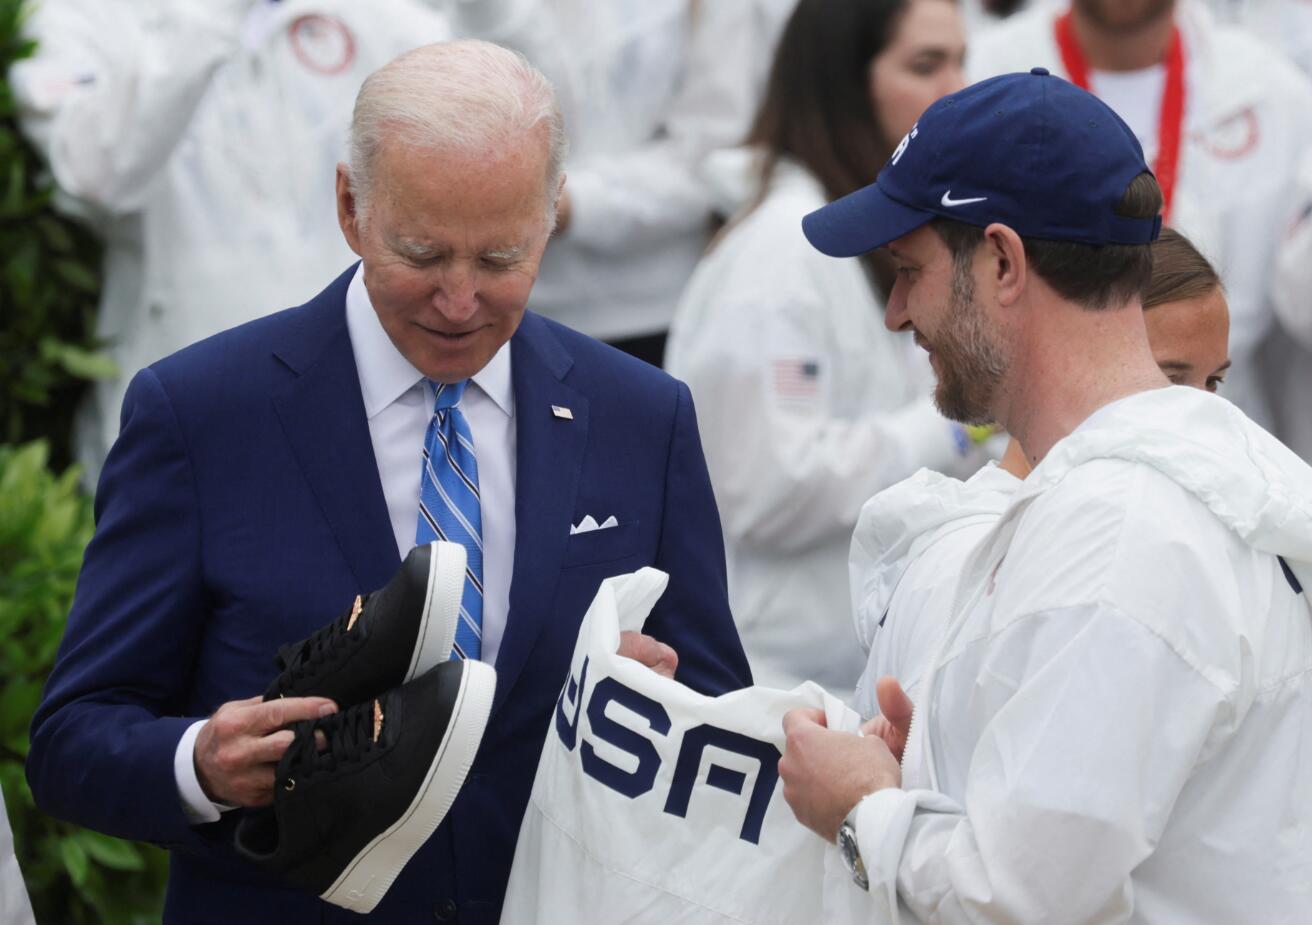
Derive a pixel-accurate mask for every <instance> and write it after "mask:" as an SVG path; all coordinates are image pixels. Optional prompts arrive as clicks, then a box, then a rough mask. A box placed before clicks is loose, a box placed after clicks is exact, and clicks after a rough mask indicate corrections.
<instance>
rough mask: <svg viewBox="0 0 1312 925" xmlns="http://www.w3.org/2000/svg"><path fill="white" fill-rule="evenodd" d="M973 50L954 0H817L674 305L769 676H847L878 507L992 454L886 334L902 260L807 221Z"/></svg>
mask: <svg viewBox="0 0 1312 925" xmlns="http://www.w3.org/2000/svg"><path fill="white" fill-rule="evenodd" d="M964 54H965V40H964V38H963V35H962V28H961V22H960V18H959V16H958V14H957V8H956V5H955V4H954V3H952V2H950V0H801V2H800V3H799V4H798V5H797V8H796V10H795V11H794V12H793V15H792V18H791V19H790V20H789V21H788V24H787V26H786V27H785V29H784V32H783V35H782V37H781V39H780V42H779V46H778V49H777V52H776V54H775V58H774V65H773V68H772V71H771V74H770V79H769V82H768V85H767V90H766V94H765V98H764V100H763V102H762V103H761V106H760V109H759V111H758V113H757V116H756V119H755V123H754V125H753V127H752V130H751V132H750V134H749V137H748V138H747V151H748V152H749V154H750V160H749V161H747V162H748V163H750V165H751V170H750V173H749V180H750V183H749V184H747V189H746V190H745V192H746V194H747V195H746V204H745V207H744V208H743V209H742V210H741V211H740V212H739V213H738V214H737V215H736V216H735V217H734V218H733V219H732V221H731V222H730V224H729V225H728V227H727V228H726V229H725V231H724V232H723V233H722V234H721V236H720V237H719V239H718V240H717V241H716V242H715V243H714V244H713V245H712V247H711V249H710V251H709V252H708V254H707V256H706V257H705V259H704V260H703V261H702V263H701V264H700V265H699V266H698V268H697V271H696V272H695V274H694V275H693V278H692V280H691V282H690V284H689V286H688V288H687V290H686V291H685V292H684V295H683V298H682V300H681V303H680V306H679V308H678V310H677V312H676V314H675V320H674V324H673V326H672V329H671V335H670V348H669V355H668V361H667V366H668V368H669V369H670V371H671V372H672V373H674V374H675V375H676V376H678V377H679V378H681V379H684V380H685V381H687V382H688V384H689V385H690V386H691V388H692V391H693V394H694V397H695V399H696V402H697V408H698V414H699V416H700V417H701V419H702V426H701V431H702V440H703V443H704V446H705V450H706V457H707V463H708V465H709V467H710V471H711V479H712V483H713V484H714V486H715V490H716V499H717V502H718V504H719V507H720V514H721V517H722V519H723V522H724V530H725V544H726V550H727V555H728V564H729V594H730V600H731V602H732V604H733V610H734V614H735V617H736V618H737V620H738V628H739V633H740V635H741V637H742V640H743V645H744V647H745V648H746V650H747V654H748V657H749V659H750V660H751V663H752V669H753V673H754V676H755V677H756V679H757V681H758V682H759V683H762V684H768V685H772V686H791V685H793V684H794V683H797V682H800V681H802V680H805V679H812V680H816V681H819V682H820V683H822V684H825V685H827V686H831V687H834V688H836V689H840V688H849V687H850V684H851V682H852V679H853V678H854V677H855V676H856V674H857V672H858V671H859V670H860V665H861V653H860V650H859V648H858V647H857V645H856V638H855V636H854V633H853V629H852V619H851V604H850V599H849V594H848V584H847V558H848V546H849V542H850V539H851V536H852V529H853V527H854V526H855V525H856V519H857V514H858V512H859V511H860V509H861V505H862V504H863V503H864V501H865V500H866V499H867V498H869V497H870V496H871V495H873V494H874V493H875V492H877V491H879V490H880V489H882V488H884V487H886V486H888V485H891V484H892V483H894V482H896V481H898V480H900V479H902V478H905V477H906V476H908V475H910V474H911V473H912V472H915V471H916V470H917V469H919V468H921V467H922V466H929V467H931V468H936V469H948V470H954V471H957V472H963V470H965V471H969V470H970V469H973V468H974V466H975V465H978V462H979V460H980V454H978V453H977V452H976V451H974V449H973V447H972V442H971V441H970V439H968V438H967V437H966V435H965V432H964V431H963V430H962V429H961V428H960V427H958V426H956V425H953V424H951V423H949V422H948V421H947V420H946V419H945V418H943V417H942V416H941V415H940V414H939V413H938V412H937V411H936V410H935V408H934V406H933V403H932V401H931V399H930V393H931V390H932V384H933V378H932V373H931V370H930V369H929V366H928V364H927V363H926V362H925V358H924V356H923V354H919V353H918V351H917V350H916V348H915V345H914V344H913V343H912V342H911V340H910V338H909V337H908V336H906V335H905V334H899V333H892V332H889V331H888V330H886V329H885V327H884V322H883V305H884V300H885V298H886V295H887V292H888V290H889V288H890V286H891V282H892V272H891V267H890V266H889V265H888V264H887V263H885V257H884V256H883V255H880V254H875V255H871V256H869V257H867V258H863V259H862V260H861V261H852V262H838V261H832V260H828V259H826V258H825V257H824V256H823V255H821V254H819V253H818V252H817V251H816V250H815V249H814V248H812V247H811V246H810V245H809V244H807V242H806V240H805V238H804V237H803V236H802V231H801V219H802V216H804V215H806V214H807V213H808V212H811V211H813V210H814V209H817V208H819V207H820V206H822V205H824V204H825V203H826V202H830V201H832V200H834V199H837V198H839V197H840V196H843V195H845V194H847V193H849V192H852V191H853V190H855V189H858V188H860V187H862V186H864V185H866V184H868V183H869V182H870V181H871V180H873V179H874V177H875V175H876V174H877V173H878V172H879V170H880V168H881V167H882V166H883V165H884V163H885V162H886V161H887V160H888V159H889V156H890V155H891V154H892V152H893V151H894V149H895V148H896V146H897V144H898V142H899V140H900V139H902V138H903V137H904V136H905V135H906V134H907V133H908V132H909V131H911V129H912V127H913V125H914V123H915V120H916V119H917V118H918V117H919V115H920V113H921V112H923V111H924V109H925V108H926V107H927V106H928V105H929V104H930V103H932V102H934V101H935V100H936V99H938V98H939V97H941V96H944V95H946V94H948V93H951V92H953V91H955V90H958V89H960V88H961V87H962V85H963V83H962V76H961V74H962V71H961V64H962V58H963V56H964ZM963 474H964V472H963ZM673 516H677V512H674V514H673Z"/></svg>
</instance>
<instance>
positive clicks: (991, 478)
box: [848, 463, 1021, 645]
mask: <svg viewBox="0 0 1312 925" xmlns="http://www.w3.org/2000/svg"><path fill="white" fill-rule="evenodd" d="M1020 484H1021V481H1020V479H1018V478H1016V477H1015V476H1014V475H1012V474H1011V473H1009V472H1007V471H1005V470H1003V469H1000V468H998V467H997V466H996V465H994V464H993V463H989V464H988V465H987V466H985V467H984V468H982V469H980V470H979V471H978V472H976V473H975V474H974V475H973V476H971V477H970V479H969V480H967V481H965V482H962V481H959V480H958V479H954V478H951V477H949V476H946V475H942V474H940V473H938V472H931V471H930V470H928V469H921V470H920V471H919V472H917V473H916V474H915V475H913V476H911V477H910V478H908V479H904V480H903V481H901V482H899V483H897V484H896V485H893V486H891V487H889V488H886V489H885V490H884V491H881V492H880V493H879V494H877V495H875V496H874V497H873V498H871V499H870V500H869V501H867V502H866V503H865V506H864V507H862V508H861V516H860V518H859V519H858V520H857V525H856V530H855V532H854V533H853V534H852V550H851V553H850V555H849V557H848V562H849V566H850V568H849V575H850V576H851V578H850V580H851V586H852V605H853V607H852V610H853V613H854V614H855V615H856V624H857V635H858V636H859V637H860V638H861V639H862V641H863V643H864V644H866V645H869V643H870V641H871V640H869V639H868V638H867V636H868V633H867V631H866V629H865V628H864V625H865V624H866V623H867V622H869V623H871V625H873V624H877V623H878V621H879V619H880V618H881V617H882V615H883V614H884V612H885V611H887V610H888V607H889V603H890V602H891V601H892V599H893V592H894V591H895V590H897V586H898V582H900V581H901V580H902V576H903V574H905V572H906V570H907V568H908V567H909V566H910V565H911V563H912V562H914V561H915V560H916V559H917V558H918V557H919V556H920V554H921V552H922V551H923V550H924V549H925V548H926V547H927V546H929V545H931V544H932V543H933V542H935V540H937V539H939V538H940V537H942V536H944V535H945V534H947V533H949V532H952V531H953V530H956V529H959V528H960V527H963V526H967V525H969V524H972V523H980V522H992V521H995V520H997V519H998V517H999V516H1001V514H1002V512H1003V511H1005V510H1006V509H1007V507H1008V506H1009V505H1010V503H1011V498H1012V495H1013V494H1014V493H1015V491H1016V488H1017V487H1018V486H1019V485H1020ZM863 617H873V620H869V621H868V620H865V619H863Z"/></svg>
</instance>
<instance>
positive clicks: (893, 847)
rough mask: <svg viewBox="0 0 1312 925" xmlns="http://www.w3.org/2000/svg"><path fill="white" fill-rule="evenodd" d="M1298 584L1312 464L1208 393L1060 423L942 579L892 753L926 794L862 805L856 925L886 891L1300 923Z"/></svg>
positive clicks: (1127, 405) (1127, 915)
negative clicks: (861, 884) (911, 704)
mask: <svg viewBox="0 0 1312 925" xmlns="http://www.w3.org/2000/svg"><path fill="white" fill-rule="evenodd" d="M1277 556H1280V557H1283V560H1284V563H1285V565H1284V566H1282V563H1281V560H1280V559H1278V558H1277ZM1286 566H1287V567H1286ZM1296 583H1301V586H1302V587H1304V588H1308V587H1312V469H1309V468H1308V466H1307V465H1306V464H1304V463H1303V462H1302V461H1300V460H1299V459H1298V458H1297V457H1296V456H1294V454H1293V453H1291V452H1290V451H1289V450H1287V449H1286V448H1285V447H1284V446H1282V445H1281V444H1280V443H1278V442H1277V441H1276V440H1275V439H1274V438H1272V437H1271V436H1270V435H1268V434H1267V433H1265V432H1264V431H1262V430H1261V429H1260V428H1258V427H1257V426H1256V425H1254V424H1253V423H1252V422H1251V421H1249V420H1248V419H1247V418H1246V417H1244V416H1243V414H1242V413H1241V412H1239V411H1238V410H1237V409H1235V408H1234V406H1233V405H1231V404H1229V403H1228V402H1225V401H1222V400H1220V399H1218V398H1216V397H1215V396H1212V395H1208V394H1207V393H1204V392H1201V391H1198V390H1195V389H1188V388H1183V387H1172V388H1168V389H1159V390H1154V391H1150V392H1145V393H1141V394H1139V395H1135V396H1131V397H1129V398H1126V399H1123V400H1121V401H1119V402H1116V403H1113V404H1112V405H1109V406H1108V407H1106V408H1104V409H1102V410H1101V411H1099V412H1098V413H1097V414H1095V415H1094V416H1093V417H1091V418H1090V419H1089V420H1088V421H1086V422H1085V423H1084V424H1083V425H1082V426H1081V427H1080V428H1078V429H1077V430H1076V431H1075V433H1073V434H1072V435H1070V436H1069V437H1067V438H1066V439H1064V440H1062V441H1061V442H1059V443H1058V444H1057V445H1056V446H1055V447H1054V448H1053V450H1052V451H1051V452H1050V453H1049V454H1048V456H1047V457H1046V458H1045V459H1044V460H1043V461H1042V463H1041V464H1040V465H1039V466H1038V467H1037V468H1036V469H1035V470H1034V472H1033V473H1032V474H1031V475H1030V476H1029V478H1027V479H1026V480H1025V481H1024V482H1023V483H1021V485H1020V486H1019V487H1018V488H1017V490H1016V492H1015V493H1014V495H1013V498H1012V500H1011V502H1010V504H1009V505H1008V507H1007V510H1006V511H1005V513H1004V514H1003V515H1002V517H1001V519H1000V520H999V522H998V525H997V527H996V528H995V529H994V530H993V531H991V532H990V533H989V534H988V535H987V536H986V537H985V539H984V541H983V542H982V543H981V545H980V548H979V550H978V551H977V552H976V553H975V555H974V556H972V558H971V559H970V560H969V562H968V563H967V565H966V567H965V569H964V571H963V573H962V577H961V580H960V582H959V584H958V589H957V594H956V599H955V602H954V606H953V611H952V615H951V616H950V617H949V618H948V619H947V620H946V621H945V622H946V624H947V625H948V631H947V633H946V634H944V635H943V637H942V638H941V639H940V641H939V645H938V647H937V651H936V652H935V653H934V655H933V657H932V659H931V662H930V666H931V667H930V670H929V674H928V675H927V676H926V677H925V680H924V684H923V687H922V690H921V693H920V699H919V703H918V706H917V715H916V719H915V721H914V723H913V730H912V736H911V742H910V744H909V745H908V751H907V754H906V756H905V760H904V786H905V787H907V788H915V787H917V786H919V787H923V788H924V789H919V790H916V789H906V790H887V791H882V792H880V793H877V794H874V795H872V796H869V797H867V798H865V799H864V800H863V801H862V802H861V803H860V804H859V806H858V809H857V832H858V840H859V842H860V845H861V852H862V856H863V858H864V860H865V863H866V866H867V868H868V869H869V870H870V879H871V883H872V886H871V890H872V892H873V893H874V894H875V895H874V896H873V897H872V898H871V900H870V902H872V903H873V907H874V908H873V909H872V912H871V914H872V916H873V918H872V921H879V920H882V919H880V918H879V917H878V916H881V915H883V914H884V912H885V911H886V910H887V909H888V908H889V907H890V905H892V902H893V900H892V895H893V892H894V890H896V894H897V896H898V897H899V898H900V900H901V901H902V904H903V908H904V911H905V910H906V909H909V910H910V911H911V912H912V913H913V914H914V915H915V916H917V917H919V918H920V919H923V920H925V921H933V922H978V921H1009V922H1034V923H1039V922H1042V923H1061V922H1072V923H1074V922H1079V923H1090V922H1134V923H1154V925H1162V923H1182V925H1183V923H1194V922H1288V923H1293V922H1302V921H1305V920H1306V918H1307V913H1308V910H1309V909H1310V908H1312V750H1309V748H1308V747H1307V744H1308V742H1309V741H1312V607H1309V601H1308V596H1307V594H1306V593H1296V590H1295V585H1296ZM934 791H937V792H934Z"/></svg>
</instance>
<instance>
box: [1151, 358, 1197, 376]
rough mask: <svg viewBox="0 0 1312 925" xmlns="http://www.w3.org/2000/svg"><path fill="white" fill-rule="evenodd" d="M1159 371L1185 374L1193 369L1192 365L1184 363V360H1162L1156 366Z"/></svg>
mask: <svg viewBox="0 0 1312 925" xmlns="http://www.w3.org/2000/svg"><path fill="white" fill-rule="evenodd" d="M1157 366H1158V368H1159V369H1161V370H1168V369H1169V370H1170V371H1171V372H1176V373H1187V372H1189V371H1190V370H1191V369H1193V368H1194V364H1192V363H1186V362H1185V361H1184V360H1163V361H1162V362H1160V363H1158V364H1157Z"/></svg>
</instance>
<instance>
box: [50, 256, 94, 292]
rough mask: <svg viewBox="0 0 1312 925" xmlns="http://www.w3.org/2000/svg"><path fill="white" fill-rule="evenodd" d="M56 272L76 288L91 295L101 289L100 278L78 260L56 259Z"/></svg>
mask: <svg viewBox="0 0 1312 925" xmlns="http://www.w3.org/2000/svg"><path fill="white" fill-rule="evenodd" d="M55 273H56V274H58V276H59V278H60V279H62V280H63V281H64V282H66V283H68V284H69V285H70V286H72V287H73V288H74V289H80V290H81V291H82V292H85V293H88V294H89V295H95V294H96V293H97V292H99V291H100V280H98V279H97V278H96V274H95V273H94V272H92V271H91V270H90V269H89V268H88V267H87V266H86V265H85V264H82V263H79V262H78V261H76V260H56V261H55Z"/></svg>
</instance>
